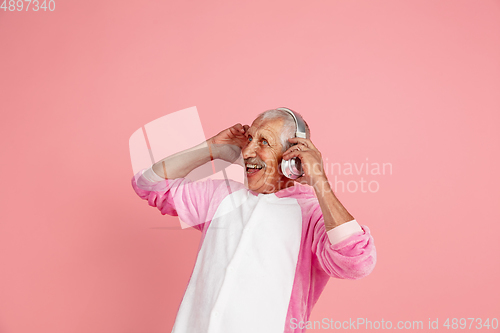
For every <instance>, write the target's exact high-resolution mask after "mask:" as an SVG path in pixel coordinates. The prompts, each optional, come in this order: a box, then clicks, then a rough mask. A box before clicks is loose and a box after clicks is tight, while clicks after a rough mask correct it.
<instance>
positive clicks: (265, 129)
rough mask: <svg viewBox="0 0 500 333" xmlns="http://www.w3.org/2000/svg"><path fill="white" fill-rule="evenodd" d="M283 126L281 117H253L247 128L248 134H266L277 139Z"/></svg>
mask: <svg viewBox="0 0 500 333" xmlns="http://www.w3.org/2000/svg"><path fill="white" fill-rule="evenodd" d="M282 127H283V119H281V118H275V119H259V118H257V119H255V120H254V121H253V123H252V126H251V127H250V128H249V129H248V133H249V134H250V135H253V136H255V135H267V136H272V137H273V138H275V139H277V140H278V139H279V137H280V134H281V130H282Z"/></svg>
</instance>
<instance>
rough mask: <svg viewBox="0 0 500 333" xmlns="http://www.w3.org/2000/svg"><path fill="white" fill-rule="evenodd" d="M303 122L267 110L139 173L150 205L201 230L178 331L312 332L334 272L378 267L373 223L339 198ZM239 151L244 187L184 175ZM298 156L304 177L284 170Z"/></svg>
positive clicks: (346, 274)
mask: <svg viewBox="0 0 500 333" xmlns="http://www.w3.org/2000/svg"><path fill="white" fill-rule="evenodd" d="M292 114H293V115H294V116H295V119H294V116H292ZM296 119H299V120H301V121H303V119H302V117H300V115H299V114H298V113H297V112H293V111H291V110H289V109H286V108H278V109H273V110H268V111H266V112H264V113H262V114H260V115H259V116H258V117H257V118H256V119H255V120H254V122H253V123H252V125H251V126H248V125H244V126H243V125H241V124H236V125H234V126H232V127H230V128H228V129H226V130H224V131H222V132H220V133H219V134H217V135H216V136H214V137H212V138H210V139H209V140H207V141H206V142H204V143H202V144H200V145H199V146H197V147H194V148H192V149H189V150H186V151H184V152H181V153H178V154H175V155H172V156H169V157H167V158H165V159H163V160H161V161H159V162H157V163H155V164H153V165H152V166H151V167H150V168H149V169H145V170H142V171H141V172H139V173H138V174H137V175H135V176H134V178H133V179H132V186H133V188H134V189H135V191H136V193H137V194H138V195H139V196H140V197H141V198H143V199H145V200H148V202H149V204H150V205H151V206H154V207H157V208H158V209H159V210H160V211H161V213H162V214H169V215H173V216H179V217H180V218H181V220H182V221H183V222H185V223H187V224H188V225H190V226H193V227H194V228H196V229H198V230H200V231H201V232H202V238H201V244H200V248H199V252H198V256H197V259H196V264H195V267H194V270H193V273H192V275H191V278H190V281H189V284H188V287H187V289H186V292H185V294H184V298H183V300H182V303H181V305H180V308H179V311H178V314H177V318H176V321H175V324H174V328H173V331H172V332H175V333H202V332H213V333H226V332H227V333H236V332H237V333H245V332H252V333H255V332H269V333H278V332H303V331H305V325H304V323H305V322H306V321H307V320H308V318H309V316H310V314H311V310H312V308H313V306H314V304H315V303H316V301H317V300H318V298H319V296H320V294H321V292H322V291H323V289H324V288H325V286H326V283H327V281H328V279H329V278H330V277H336V278H341V279H359V278H362V277H364V276H366V275H368V274H369V273H370V272H371V271H372V270H373V267H374V265H375V261H376V255H375V247H374V243H373V238H372V237H371V235H370V231H369V229H368V228H367V227H366V226H360V225H359V224H358V223H357V221H356V220H355V219H354V218H353V217H352V216H351V214H349V212H348V211H347V210H346V209H345V208H344V207H343V205H342V204H341V203H340V202H339V200H338V199H337V198H336V196H335V194H334V193H333V191H332V190H331V187H330V184H329V182H328V179H327V177H326V175H325V173H324V171H323V162H322V158H321V153H320V152H319V151H318V149H317V148H316V147H315V146H314V144H313V143H312V141H311V140H310V132H309V127H308V126H307V123H305V121H303V123H304V124H305V127H306V128H305V135H304V136H305V138H304V137H296V135H295V134H296V133H298V129H297V128H298V122H297V120H296ZM238 156H242V157H243V159H244V166H245V167H246V181H245V185H244V184H240V183H238V182H234V181H224V180H211V179H208V180H205V181H203V182H193V181H190V180H188V179H186V178H185V177H186V176H187V175H188V174H189V173H190V172H191V171H192V170H194V169H195V168H197V167H198V166H201V165H203V164H205V163H207V162H209V161H210V160H211V159H222V160H226V161H231V162H234V161H236V160H237V157H238ZM292 158H295V159H296V161H297V162H298V161H300V164H299V169H300V168H301V170H300V171H301V173H302V174H301V175H299V176H298V178H296V179H290V178H287V176H285V175H284V174H283V172H281V167H280V165H281V163H284V161H289V160H290V159H292ZM297 159H298V160H297ZM292 178H293V177H292Z"/></svg>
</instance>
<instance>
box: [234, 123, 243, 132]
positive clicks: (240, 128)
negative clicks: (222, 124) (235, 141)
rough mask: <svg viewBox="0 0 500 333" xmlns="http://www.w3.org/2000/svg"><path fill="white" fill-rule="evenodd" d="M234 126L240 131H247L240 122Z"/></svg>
mask: <svg viewBox="0 0 500 333" xmlns="http://www.w3.org/2000/svg"><path fill="white" fill-rule="evenodd" d="M233 128H234V129H236V130H237V131H238V132H242V133H244V132H245V129H244V128H243V125H241V124H240V123H237V124H236V125H234V126H233Z"/></svg>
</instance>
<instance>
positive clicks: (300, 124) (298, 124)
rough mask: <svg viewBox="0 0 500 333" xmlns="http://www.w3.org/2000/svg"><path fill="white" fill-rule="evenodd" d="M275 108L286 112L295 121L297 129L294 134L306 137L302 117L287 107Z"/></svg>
mask: <svg viewBox="0 0 500 333" xmlns="http://www.w3.org/2000/svg"><path fill="white" fill-rule="evenodd" d="M276 110H280V111H285V112H288V113H289V114H290V115H291V116H292V117H293V120H294V121H295V125H296V128H297V131H296V132H295V136H296V137H298V138H304V139H305V138H306V124H305V123H304V120H303V119H302V117H301V116H299V115H296V114H295V113H294V112H293V111H292V110H290V109H287V108H277V109H276Z"/></svg>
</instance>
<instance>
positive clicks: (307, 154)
mask: <svg viewBox="0 0 500 333" xmlns="http://www.w3.org/2000/svg"><path fill="white" fill-rule="evenodd" d="M288 141H289V142H291V143H296V145H294V146H292V147H290V148H289V149H288V150H287V151H285V152H284V153H283V159H284V160H289V159H291V158H293V157H297V158H299V159H300V162H301V164H302V171H303V172H304V175H303V176H302V177H299V178H297V179H295V181H297V182H299V183H301V184H308V185H311V186H313V187H314V186H315V185H318V184H319V182H324V181H328V179H327V177H326V175H325V172H324V170H323V159H322V158H321V153H320V151H319V150H318V148H316V147H315V146H314V144H313V143H312V141H311V140H309V139H304V138H297V137H295V138H290V139H288Z"/></svg>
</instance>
